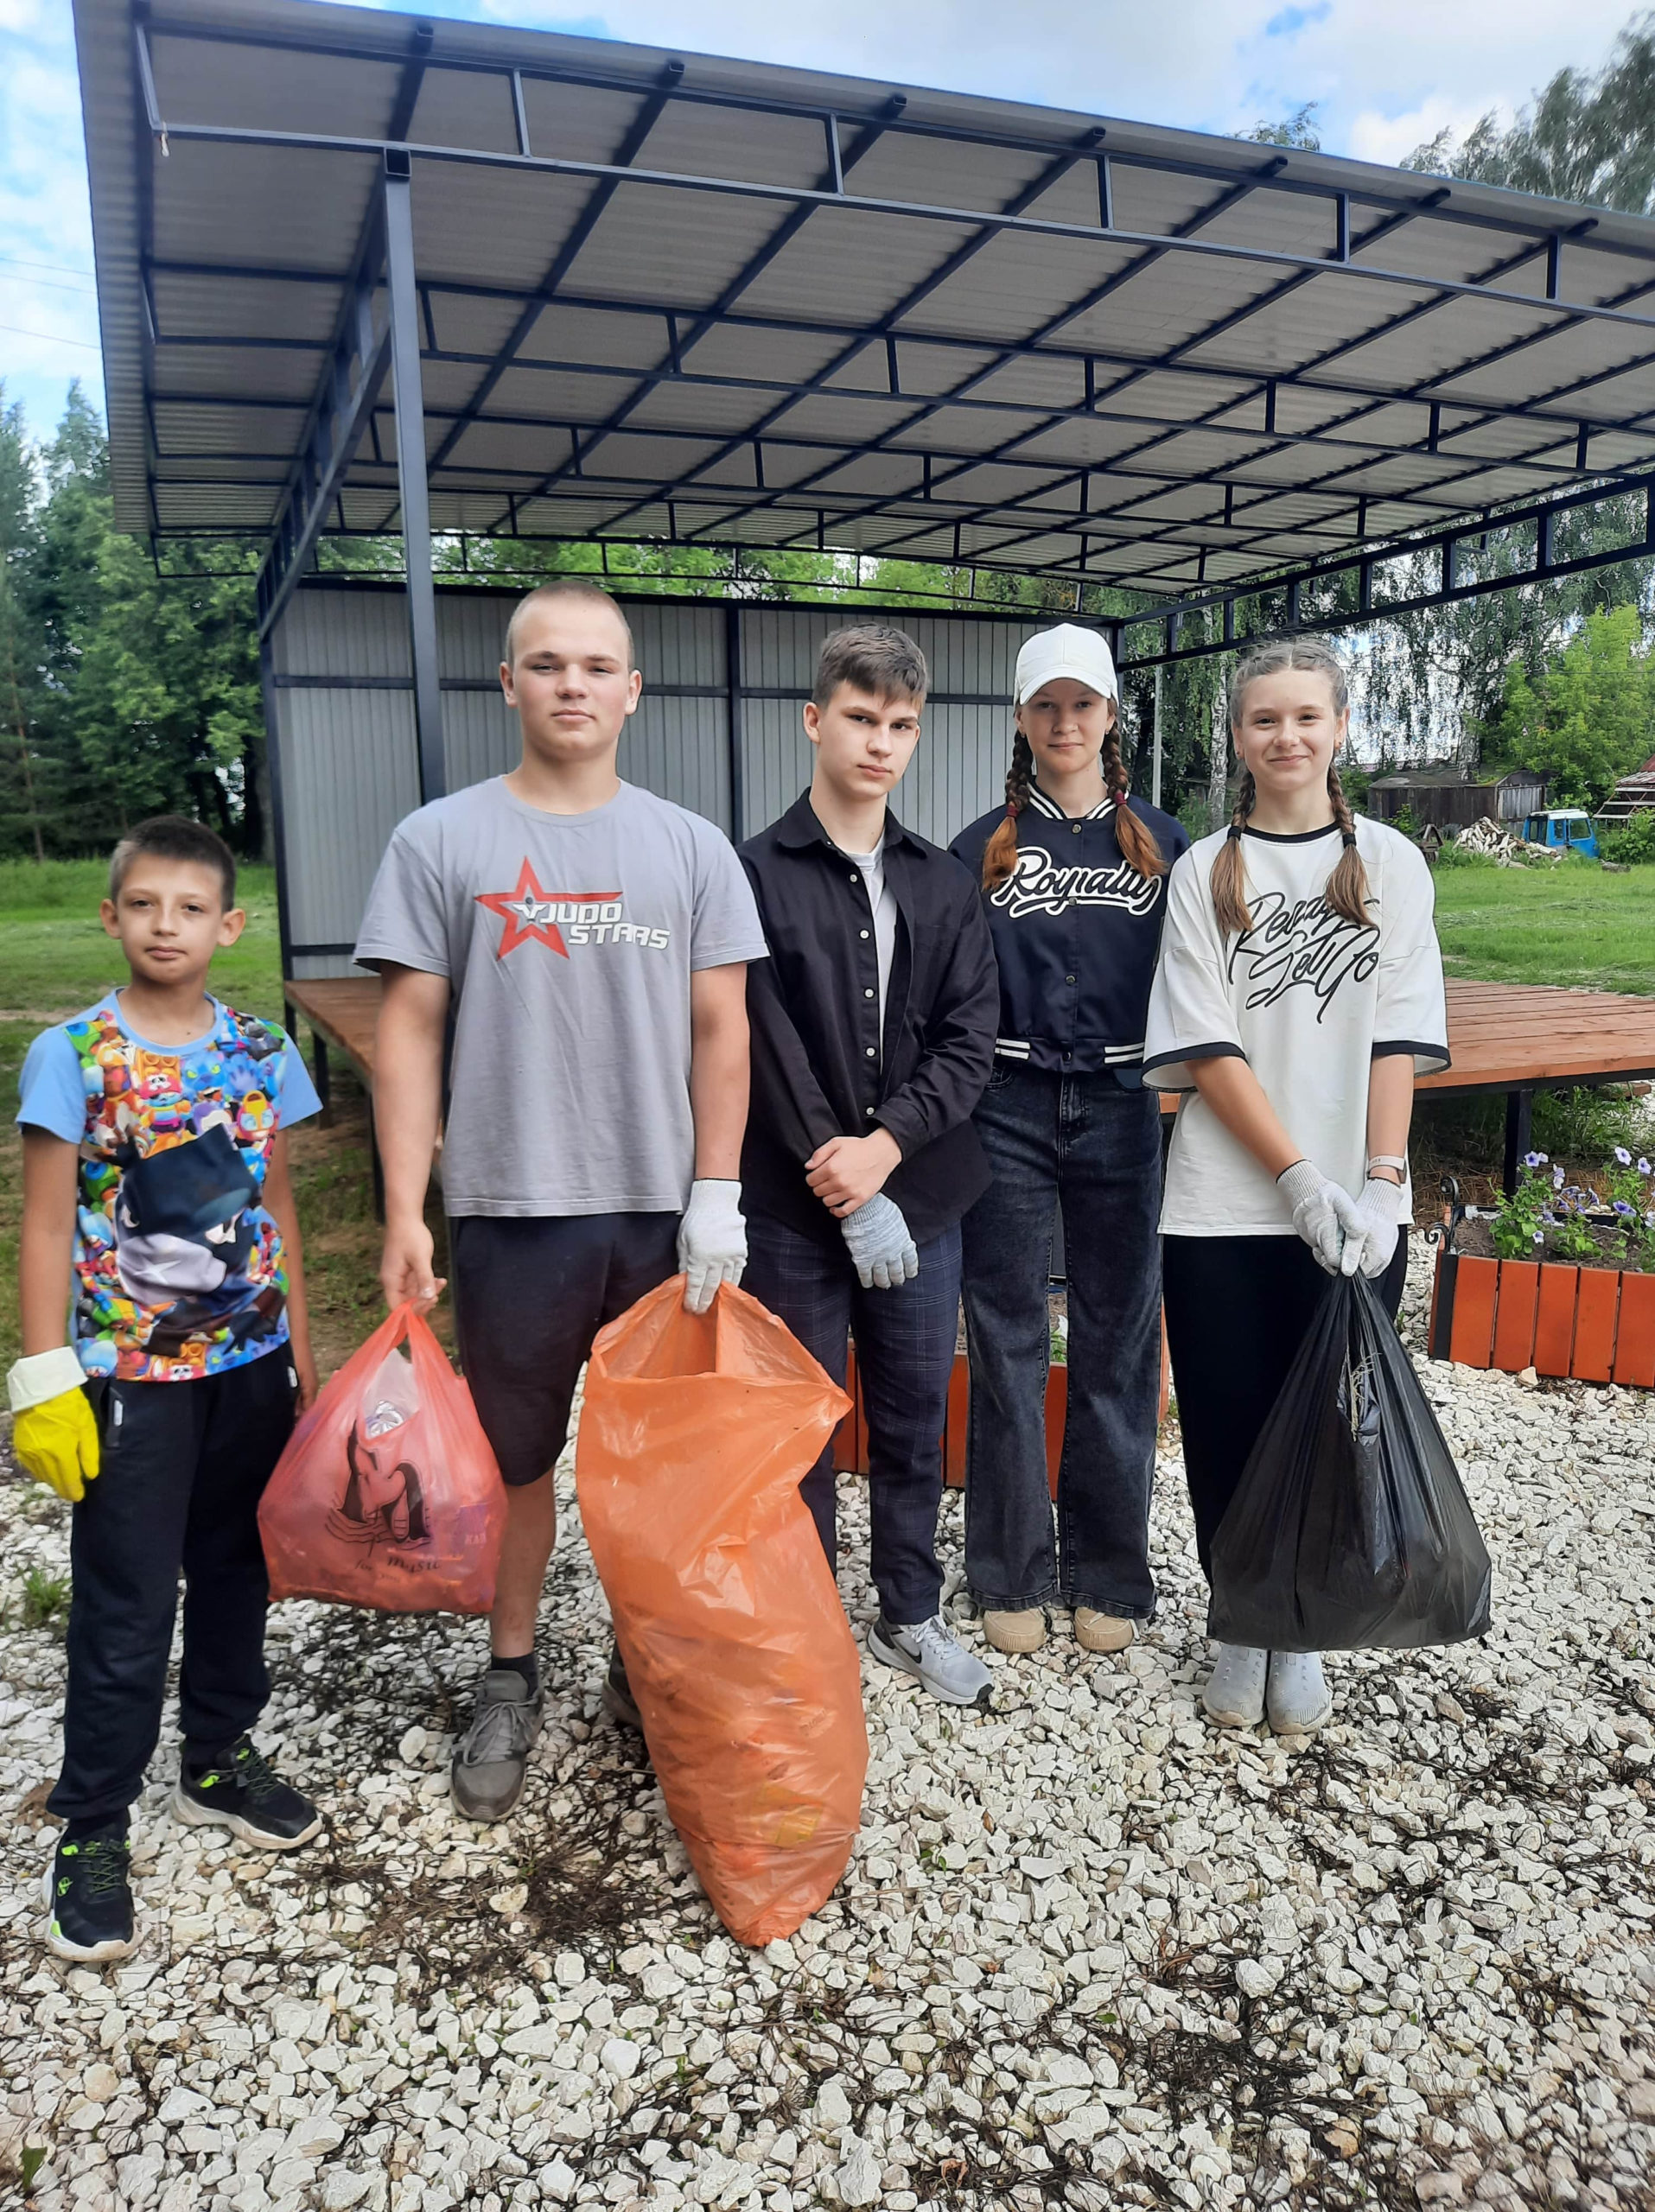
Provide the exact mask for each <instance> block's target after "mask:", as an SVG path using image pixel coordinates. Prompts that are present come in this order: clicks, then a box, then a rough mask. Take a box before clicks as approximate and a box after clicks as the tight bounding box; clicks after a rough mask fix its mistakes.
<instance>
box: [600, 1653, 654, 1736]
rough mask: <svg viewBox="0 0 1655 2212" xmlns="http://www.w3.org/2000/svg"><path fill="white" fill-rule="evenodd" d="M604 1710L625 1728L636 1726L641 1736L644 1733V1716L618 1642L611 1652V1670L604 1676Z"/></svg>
mask: <svg viewBox="0 0 1655 2212" xmlns="http://www.w3.org/2000/svg"><path fill="white" fill-rule="evenodd" d="M603 1710H604V1711H605V1712H606V1713H608V1716H609V1718H610V1719H611V1720H618V1721H619V1722H620V1723H621V1726H622V1727H623V1728H635V1729H636V1730H637V1731H638V1732H639V1734H640V1736H641V1735H642V1734H643V1732H644V1722H643V1716H642V1715H641V1714H640V1712H639V1710H638V1700H636V1699H635V1698H634V1697H633V1694H632V1684H631V1683H630V1682H629V1681H627V1662H626V1661H625V1660H624V1659H623V1658H622V1657H621V1646H620V1645H619V1644H618V1643H617V1644H616V1645H615V1647H614V1649H613V1650H612V1651H611V1652H610V1654H609V1671H608V1674H607V1675H605V1676H604V1678H603Z"/></svg>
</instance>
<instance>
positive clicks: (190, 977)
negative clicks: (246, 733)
mask: <svg viewBox="0 0 1655 2212" xmlns="http://www.w3.org/2000/svg"><path fill="white" fill-rule="evenodd" d="M102 913H103V923H104V927H105V930H106V931H108V932H109V934H110V936H111V937H112V938H116V939H118V942H119V944H120V947H121V950H122V952H123V953H124V956H125V957H126V962H127V965H128V969H129V971H130V977H129V981H128V982H127V983H126V984H125V985H124V988H121V989H118V990H111V992H110V993H109V994H108V995H107V996H105V997H104V998H102V999H100V1000H99V1001H98V1003H97V1004H96V1005H95V1006H92V1007H88V1008H87V1010H86V1013H84V1014H78V1015H77V1016H76V1017H75V1019H74V1020H72V1021H66V1022H63V1023H61V1024H60V1025H59V1027H56V1028H53V1029H48V1030H46V1031H44V1032H43V1033H41V1035H40V1036H39V1037H37V1038H36V1039H35V1042H34V1043H33V1045H32V1046H30V1047H29V1056H28V1058H27V1059H26V1060H25V1061H24V1063H23V1071H22V1108H21V1109H20V1111H19V1113H18V1116H17V1119H18V1121H19V1122H21V1124H22V1131H23V1223H22V1249H21V1255H20V1275H21V1288H22V1350H23V1357H22V1358H21V1359H20V1360H19V1361H18V1362H17V1363H16V1366H15V1367H14V1368H13V1369H12V1370H11V1373H10V1376H9V1378H8V1383H9V1395H10V1402H11V1410H12V1413H13V1414H14V1416H15V1427H14V1432H13V1448H14V1451H15V1452H16V1458H17V1459H18V1462H19V1464H20V1465H22V1466H23V1467H24V1468H25V1469H26V1470H27V1471H28V1472H29V1473H30V1474H31V1475H33V1476H35V1478H36V1479H37V1480H38V1481H41V1482H43V1483H46V1484H48V1485H49V1486H50V1487H51V1488H52V1489H53V1490H54V1491H57V1493H58V1495H59V1496H60V1497H63V1498H66V1499H67V1500H68V1501H70V1502H71V1503H73V1507H74V1520H73V1531H72V1535H71V1539H70V1560H71V1568H72V1573H73V1598H72V1600H71V1604H70V1609H69V1634H68V1662H69V1668H68V1676H69V1678H68V1693H67V1702H66V1707H65V1712H64V1720H63V1766H62V1771H61V1772H60V1775H59V1777H58V1780H57V1783H56V1786H55V1787H54V1789H53V1791H52V1794H51V1796H50V1797H49V1798H48V1801H47V1802H48V1809H49V1810H50V1811H52V1812H54V1813H55V1814H57V1815H60V1818H61V1819H62V1820H63V1821H65V1822H66V1826H65V1827H64V1830H63V1833H62V1834H61V1836H60V1839H59V1840H58V1845H57V1849H56V1853H55V1856H54V1862H53V1865H52V1868H51V1870H50V1872H49V1874H48V1916H47V1923H46V1929H45V1938H46V1942H47V1943H48V1945H49V1947H50V1948H51V1949H52V1950H54V1951H55V1952H56V1953H57V1955H59V1957H60V1958H68V1959H93V1960H96V1959H117V1958H124V1956H125V1955H127V1954H128V1953H129V1952H130V1951H131V1950H132V1949H133V1948H135V1946H136V1942H137V1936H136V1933H135V1927H134V1919H133V1910H132V1894H131V1891H130V1886H129V1883H128V1865H129V1859H130V1846H129V1842H128V1836H127V1825H128V1814H129V1809H130V1807H131V1806H132V1804H133V1803H134V1802H136V1800H137V1796H138V1794H139V1792H140V1790H141V1789H142V1788H143V1770H144V1768H145V1767H146V1765H147V1764H148V1763H149V1760H150V1754H151V1753H152V1752H153V1751H154V1750H155V1747H156V1739H157V1738H158V1737H159V1735H160V1732H161V1711H162V1700H163V1698H164V1696H165V1694H166V1688H167V1660H168V1654H169V1649H170V1647H171V1643H172V1630H173V1617H174V1614H175V1610H176V1606H177V1598H178V1577H179V1573H180V1570H182V1573H183V1575H184V1580H185V1585H186V1591H185V1599H184V1657H183V1667H182V1669H181V1674H180V1678H179V1707H180V1714H179V1717H180V1719H181V1724H182V1728H183V1734H184V1747H183V1758H182V1762H181V1771H180V1775H179V1780H178V1785H177V1789H176V1793H175V1797H174V1800H173V1808H174V1810H175V1813H176V1814H177V1815H178V1816H179V1817H180V1818H181V1819H182V1820H185V1821H191V1822H194V1823H201V1822H220V1823H222V1824H223V1825H224V1826H226V1827H229V1828H230V1829H231V1830H232V1833H233V1834H236V1835H237V1836H239V1837H240V1838H241V1840H243V1841H244V1842H245V1843H251V1844H257V1845H258V1846H260V1847H263V1848H264V1849H266V1850H272V1851H289V1850H292V1849H293V1848H295V1847H296V1846H297V1845H299V1844H302V1843H306V1842H308V1841H309V1839H310V1838H311V1837H312V1836H314V1835H315V1834H316V1833H317V1832H318V1830H319V1829H320V1828H321V1819H320V1817H319V1816H318V1815H317V1813H316V1810H315V1807H314V1806H313V1805H311V1804H310V1803H309V1802H308V1801H307V1800H306V1799H305V1798H303V1797H302V1796H300V1795H299V1793H298V1791H297V1790H296V1789H290V1788H289V1786H288V1785H287V1784H286V1783H283V1782H282V1781H280V1780H279V1779H278V1778H277V1776H276V1775H275V1774H274V1773H273V1772H272V1770H271V1767H270V1765H269V1763H268V1762H267V1761H266V1760H265V1759H264V1757H263V1755H262V1754H261V1753H260V1752H259V1751H257V1750H256V1749H255V1748H254V1746H253V1743H252V1739H251V1736H250V1735H249V1733H248V1731H249V1730H250V1729H251V1727H252V1726H253V1724H254V1722H255V1721H256V1720H257V1719H258V1715H259V1713H260V1712H261V1711H262V1709H263V1707H264V1700H265V1699H266V1697H267V1696H268V1695H269V1693H270V1681H269V1677H268V1675H266V1673H265V1669H264V1609H265V1603H266V1599H267V1596H268V1585H267V1582H266V1580H265V1573H264V1550H263V1548H262V1546H261V1544H260V1542H259V1537H258V1500H259V1497H260V1494H261V1493H262V1491H263V1490H264V1484H265V1483H266V1482H267V1480H268V1479H269V1478H270V1475H271V1470H272V1469H273V1468H274V1467H275V1465H276V1462H277V1459H279V1458H280V1456H281V1452H282V1447H283V1445H284V1444H285V1443H286V1441H287V1439H288V1435H289V1433H290V1430H291V1428H292V1426H293V1419H294V1413H295V1409H296V1408H295V1401H296V1400H297V1402H298V1404H299V1405H300V1406H303V1405H308V1404H309V1402H310V1400H311V1399H312V1398H313V1397H314V1395H315V1388H316V1374H315V1363H314V1362H313V1360H312V1358H311V1356H310V1341H309V1324H308V1321H307V1319H306V1313H305V1303H304V1281H303V1274H302V1256H301V1251H300V1243H299V1224H298V1220H297V1217H296V1213H295V1210H294V1203H293V1187H292V1183H291V1181H290V1175H289V1168H288V1158H287V1135H286V1132H287V1130H288V1128H290V1126H291V1124H292V1123H293V1122H298V1121H302V1120H303V1119H304V1118H305V1116H307V1115H309V1114H314V1113H315V1112H316V1111H317V1110H318V1109H319V1106H320V1103H321V1102H320V1101H319V1100H318V1098H317V1096H316V1094H315V1090H314V1089H313V1087H312V1085H311V1083H310V1078H309V1076H308V1075H307V1074H306V1072H305V1068H304V1063H303V1062H302V1060H301V1059H300V1058H299V1055H298V1052H297V1049H296V1046H294V1044H293V1042H292V1040H291V1039H290V1038H289V1037H288V1035H287V1034H286V1033H285V1032H284V1031H283V1030H282V1029H280V1028H278V1027H276V1026H275V1025H274V1024H273V1023H269V1022H264V1021H260V1020H256V1019H255V1018H254V1017H253V1016H252V1015H251V1014H238V1013H236V1012H235V1011H234V1010H233V1008H232V1007H227V1006H226V1005H224V1004H223V1003H222V1002H221V1001H220V1000H218V999H215V998H211V997H209V996H208V995H207V991H206V989H205V984H206V980H207V969H208V968H209V967H210V965H211V963H212V959H213V953H214V951H215V950H217V949H218V948H219V947H220V946H224V945H231V944H234V943H235V941H236V939H237V938H239V936H240V934H241V931H242V926H243V924H244V922H245V918H246V917H245V915H244V914H243V913H242V912H241V911H240V909H239V907H238V906H236V903H235V861H234V859H233V858H232V855H231V853H230V851H229V849H228V847H227V846H226V845H225V844H224V843H223V842H222V841H221V840H220V838H218V837H216V836H213V832H212V831H211V830H210V829H204V828H203V827H202V826H201V823H195V822H188V821H185V820H183V819H182V818H181V817H175V816H160V817H156V819H155V820H153V821H150V822H145V823H140V824H139V826H138V827H137V829H134V830H133V831H132V832H131V833H130V836H126V837H124V838H123V839H122V841H121V842H120V843H119V844H118V846H117V847H116V849H115V852H114V855H113V857H112V859H111V862H110V895H109V897H108V898H107V899H105V901H104V904H103V909H102ZM66 1335H67V1341H66Z"/></svg>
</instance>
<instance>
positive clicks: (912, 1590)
mask: <svg viewBox="0 0 1655 2212" xmlns="http://www.w3.org/2000/svg"><path fill="white" fill-rule="evenodd" d="M928 683H929V674H928V671H927V670H926V662H925V656H924V654H923V653H922V652H920V648H919V647H918V645H915V644H914V642H913V639H911V638H909V637H907V636H906V635H905V634H904V632H901V630H892V629H886V628H883V627H879V626H869V627H867V628H863V629H849V630H837V631H835V632H832V633H831V635H830V636H829V637H828V638H827V639H824V643H823V645H822V652H821V658H820V661H819V663H818V669H817V677H816V685H815V689H814V690H813V691H812V696H811V700H810V702H809V704H808V705H807V706H806V707H805V734H806V735H807V736H808V737H809V738H810V741H811V742H812V745H813V746H814V747H815V748H816V763H815V768H814V771H813V773H812V779H811V787H810V790H809V791H807V792H806V793H805V796H804V797H803V798H800V799H799V801H798V803H797V804H795V805H794V806H792V808H790V809H789V810H788V811H787V813H786V814H785V815H783V817H781V819H780V822H777V823H773V825H772V827H771V828H770V829H767V830H765V831H763V832H762V833H761V835H760V836H756V837H753V838H750V839H749V840H748V842H747V843H746V844H745V845H743V846H742V861H743V864H744V865H745V867H746V868H747V872H748V877H749V879H750V880H751V882H752V885H753V889H754V895H755V896H756V898H757V899H758V904H759V914H760V918H761V921H762V923H763V925H764V933H765V939H766V943H767V946H768V948H769V952H770V957H769V959H768V960H766V961H760V962H756V963H754V965H753V966H752V967H750V968H749V969H748V1020H749V1022H750V1025H751V1029H752V1053H753V1103H752V1111H751V1114H750V1116H749V1117H748V1127H747V1136H746V1141H745V1143H744V1146H743V1149H742V1188H743V1192H744V1194H745V1195H744V1203H745V1205H746V1208H747V1215H748V1272H747V1287H748V1289H749V1290H750V1291H751V1292H752V1293H753V1294H754V1296H755V1297H757V1298H760V1299H761V1300H763V1302H764V1303H765V1305H767V1306H769V1308H770V1309H771V1311H772V1312H773V1313H778V1314H780V1317H781V1319H783V1320H784V1321H785V1322H786V1324H787V1325H788V1327H789V1328H790V1329H791V1330H792V1332H793V1334H794V1335H795V1336H796V1337H798V1338H799V1340H800V1342H801V1343H802V1344H805V1345H806V1346H807V1347H808V1349H809V1350H810V1351H812V1353H813V1354H814V1355H815V1357H817V1358H818V1360H819V1361H820V1362H821V1363H822V1365H823V1366H824V1368H826V1370H827V1371H828V1373H829V1374H830V1375H831V1376H834V1377H835V1379H836V1380H837V1381H839V1382H841V1383H843V1379H844V1373H845V1343H846V1338H847V1336H848V1335H854V1336H855V1338H856V1367H857V1373H858V1375H859V1376H860V1377H861V1382H862V1389H863V1403H864V1406H865V1408H866V1411H867V1418H868V1464H869V1478H870V1482H869V1507H870V1511H871V1515H872V1520H873V1562H872V1563H873V1573H874V1580H875V1584H876V1585H877V1586H878V1590H879V1599H880V1614H879V1618H878V1620H877V1622H876V1623H875V1625H874V1627H873V1629H872V1630H870V1631H869V1638H868V1648H869V1650H870V1651H871V1652H872V1653H873V1655H874V1656H875V1658H876V1659H880V1660H882V1661H883V1662H885V1664H886V1665H887V1666H890V1667H899V1668H901V1669H903V1671H904V1672H906V1673H907V1674H910V1675H914V1676H915V1677H916V1678H917V1679H918V1680H919V1681H920V1682H921V1683H922V1684H923V1685H924V1687H925V1688H926V1689H928V1690H929V1691H930V1692H931V1693H932V1694H933V1695H934V1696H936V1697H939V1698H943V1699H945V1700H948V1701H949V1702H951V1703H952V1704H957V1705H970V1704H973V1703H976V1702H977V1701H978V1700H984V1699H986V1697H987V1695H988V1691H989V1686H990V1679H991V1678H990V1674H989V1671H988V1669H987V1668H986V1667H984V1666H983V1663H982V1662H981V1661H980V1660H978V1659H976V1658H974V1657H973V1656H971V1654H970V1653H969V1652H967V1651H964V1650H962V1649H961V1648H960V1646H959V1645H958V1643H956V1641H955V1639H954V1637H953V1635H952V1632H951V1630H949V1628H948V1627H947V1625H946V1624H945V1622H944V1620H943V1618H942V1617H941V1613H940V1611H939V1606H940V1603H941V1598H942V1571H941V1569H940V1567H939V1565H938V1563H937V1553H936V1529H937V1508H938V1505H939V1503H940V1500H941V1496H942V1458H941V1452H940V1450H939V1438H940V1436H941V1433H942V1426H943V1415H944V1411H945V1405H946V1402H947V1395H948V1378H949V1375H950V1372H951V1370H952V1366H953V1360H954V1346H955V1341H956V1333H957V1330H958V1316H959V1275H960V1239H959V1222H960V1217H961V1216H962V1215H963V1214H964V1212H965V1211H966V1209H967V1208H968V1207H969V1206H970V1205H971V1203H972V1201H973V1200H974V1199H975V1198H977V1196H978V1195H979V1194H980V1192H982V1191H983V1188H984V1186H985V1185H986V1184H987V1181H988V1167H987V1163H986V1161H985V1160H984V1158H983V1149H982V1147H981V1145H980V1144H979V1142H978V1141H977V1133H976V1131H975V1130H974V1129H973V1128H972V1127H971V1109H972V1108H973V1107H974V1106H975V1105H976V1103H977V1099H978V1096H980V1094H981V1092H982V1090H983V1085H984V1084H986V1083H987V1081H988V1078H989V1073H990V1068H991V1067H992V1065H993V1059H994V1036H995V1026H996V1020H997V1018H998V1014H999V985H998V981H997V979H996V973H995V964H994V952H993V949H992V946H991V944H990V938H989V931H988V927H987V925H986V923H985V922H984V920H983V911H982V902H981V901H980V899H978V898H977V887H976V885H975V884H974V883H973V882H972V880H971V876H970V875H969V874H967V873H966V871H965V870H964V868H962V867H961V866H960V864H959V863H958V861H954V860H951V859H950V858H949V856H948V855H947V854H946V853H944V852H941V851H939V849H938V848H937V847H936V846H934V845H931V844H927V843H926V840H925V839H924V838H923V837H916V836H914V835H913V831H912V830H908V829H904V828H903V827H902V825H901V823H900V822H898V821H897V820H896V818H895V817H894V815H893V814H892V813H891V812H890V811H889V809H888V805H887V798H888V794H889V792H890V791H892V790H893V789H894V787H895V785H897V784H898V783H899V782H900V781H901V777H902V772H903V771H904V769H905V768H906V767H907V765H908V762H909V760H911V759H912V757H913V748H914V747H915V745H916V744H917V743H918V742H919V738H920V713H921V710H922V709H923V708H924V705H925V696H926V688H927V685H928ZM802 1488H803V1495H804V1497H805V1503H807V1504H808V1505H809V1507H810V1509H811V1511H812V1514H813V1515H814V1516H815V1519H816V1525H817V1528H818V1530H819V1531H820V1534H821V1537H822V1542H823V1546H824V1549H825V1550H826V1553H827V1555H828V1560H829V1564H830V1565H832V1564H833V1563H834V1560H835V1554H836V1534H835V1527H834V1497H833V1461H832V1452H831V1446H830V1447H829V1448H828V1449H827V1450H825V1451H824V1452H823V1454H822V1456H821V1458H820V1459H818V1462H817V1464H816V1465H815V1466H814V1467H813V1468H812V1471H811V1472H810V1473H809V1475H807V1476H806V1477H805V1482H804V1484H803V1486H802Z"/></svg>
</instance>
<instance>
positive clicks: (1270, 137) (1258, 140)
mask: <svg viewBox="0 0 1655 2212" xmlns="http://www.w3.org/2000/svg"><path fill="white" fill-rule="evenodd" d="M1320 106H1321V101H1320V100H1306V102H1305V103H1304V105H1303V106H1302V107H1297V108H1295V109H1294V111H1293V112H1292V114H1291V115H1289V116H1285V117H1283V119H1282V121H1281V122H1280V123H1267V122H1266V121H1265V120H1264V118H1263V117H1262V116H1261V117H1260V118H1259V119H1258V121H1257V123H1255V124H1254V125H1253V127H1252V129H1251V130H1244V131H1243V132H1242V133H1241V136H1242V137H1244V138H1248V139H1251V141H1252V143H1253V144H1254V145H1255V146H1295V147H1297V149H1299V151H1300V152H1301V153H1302V154H1319V153H1320V152H1321V131H1319V130H1317V128H1316V125H1315V113H1316V110H1317V109H1318V108H1319V107H1320Z"/></svg>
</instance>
